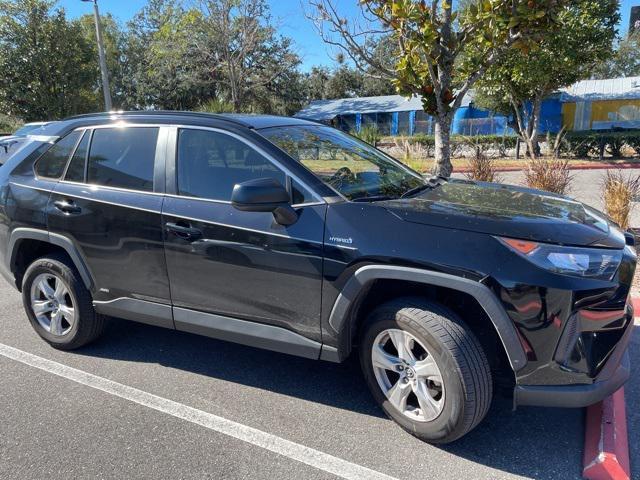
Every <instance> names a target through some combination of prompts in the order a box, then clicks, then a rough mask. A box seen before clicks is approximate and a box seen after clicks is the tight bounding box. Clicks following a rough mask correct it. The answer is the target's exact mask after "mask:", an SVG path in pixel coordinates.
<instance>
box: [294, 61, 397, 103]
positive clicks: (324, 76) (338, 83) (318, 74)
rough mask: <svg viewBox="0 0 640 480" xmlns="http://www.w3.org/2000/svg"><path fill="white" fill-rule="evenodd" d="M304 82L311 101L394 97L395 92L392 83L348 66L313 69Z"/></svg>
mask: <svg viewBox="0 0 640 480" xmlns="http://www.w3.org/2000/svg"><path fill="white" fill-rule="evenodd" d="M304 82H305V87H306V90H307V91H306V95H307V98H309V100H331V99H335V98H350V97H372V96H377V95H393V94H394V92H395V88H394V86H393V84H392V83H391V82H390V81H385V80H379V79H375V78H372V77H371V76H370V75H367V74H365V73H363V72H361V71H359V70H357V69H355V68H352V67H349V66H348V65H340V66H339V67H338V68H336V69H333V70H331V69H329V68H327V67H313V68H312V69H311V71H310V72H309V73H308V74H306V76H305V79H304Z"/></svg>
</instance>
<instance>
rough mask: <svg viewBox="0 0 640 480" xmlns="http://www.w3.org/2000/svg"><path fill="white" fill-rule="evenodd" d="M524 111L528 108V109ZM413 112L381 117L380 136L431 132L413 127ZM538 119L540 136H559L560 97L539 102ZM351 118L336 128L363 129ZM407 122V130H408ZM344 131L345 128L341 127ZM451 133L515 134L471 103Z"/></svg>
mask: <svg viewBox="0 0 640 480" xmlns="http://www.w3.org/2000/svg"><path fill="white" fill-rule="evenodd" d="M527 108H530V106H529V107H527ZM416 113H422V112H415V111H411V112H393V113H391V119H390V122H389V119H388V116H389V114H388V113H386V114H385V115H384V116H385V117H386V118H385V120H384V123H381V124H380V127H381V128H380V133H381V134H382V135H406V134H408V135H413V134H415V133H417V132H418V131H421V132H423V133H431V132H432V128H431V127H430V128H428V132H425V128H424V126H423V127H422V129H419V128H416V126H417V125H416ZM382 115H383V114H382V112H381V114H380V115H377V114H375V113H374V114H371V113H369V114H367V117H368V118H369V123H370V122H371V121H372V119H376V118H381V117H382ZM540 116H541V118H540V125H539V129H540V133H541V134H543V135H544V134H546V133H547V132H550V133H558V132H559V131H560V129H561V128H562V103H560V99H559V98H553V97H552V98H549V99H547V100H545V101H544V102H542V110H541V115H540ZM346 117H349V118H351V121H350V122H345V121H343V120H344V119H342V118H340V117H338V119H337V122H336V123H337V125H338V126H340V127H341V128H343V127H342V126H343V125H351V126H352V127H351V128H353V127H355V130H356V131H358V132H359V131H360V130H361V129H362V126H363V123H364V122H363V114H360V113H356V114H355V115H354V114H350V115H346V116H344V118H346ZM427 119H428V121H429V122H430V123H431V124H432V123H433V122H432V118H431V117H428V116H427ZM422 121H423V123H424V116H423V117H422ZM407 122H408V128H407ZM343 129H344V128H343ZM400 130H402V131H400ZM451 133H453V134H458V135H514V134H515V132H514V131H513V129H511V127H509V118H508V117H506V116H504V115H498V114H495V113H494V112H491V111H489V110H483V109H480V108H476V107H474V106H473V104H471V105H469V106H466V107H461V108H459V109H458V110H457V111H456V114H455V117H454V120H453V123H452V127H451Z"/></svg>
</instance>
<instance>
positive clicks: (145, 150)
mask: <svg viewBox="0 0 640 480" xmlns="http://www.w3.org/2000/svg"><path fill="white" fill-rule="evenodd" d="M157 141H158V128H150V127H128V128H99V129H96V130H94V132H93V137H92V139H91V148H90V152H89V163H88V168H87V182H88V183H91V184H97V185H105V186H109V187H120V188H128V189H132V190H142V191H152V190H153V166H154V162H155V156H156V144H157Z"/></svg>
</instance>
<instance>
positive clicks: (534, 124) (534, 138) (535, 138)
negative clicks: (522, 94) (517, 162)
mask: <svg viewBox="0 0 640 480" xmlns="http://www.w3.org/2000/svg"><path fill="white" fill-rule="evenodd" d="M541 111H542V97H536V98H534V99H533V105H532V107H531V116H530V117H529V148H531V157H532V158H538V157H539V156H540V141H539V131H540V112H541Z"/></svg>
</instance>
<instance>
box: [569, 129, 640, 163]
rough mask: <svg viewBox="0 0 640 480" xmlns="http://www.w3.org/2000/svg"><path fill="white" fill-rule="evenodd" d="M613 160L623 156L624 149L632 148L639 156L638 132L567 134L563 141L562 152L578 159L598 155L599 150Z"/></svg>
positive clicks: (639, 134)
mask: <svg viewBox="0 0 640 480" xmlns="http://www.w3.org/2000/svg"><path fill="white" fill-rule="evenodd" d="M603 146H604V148H605V151H606V152H607V153H608V154H609V155H611V156H612V157H614V158H621V157H623V156H624V147H625V146H629V147H631V148H633V149H634V150H635V151H636V153H638V154H640V131H638V130H625V131H584V132H568V133H567V135H566V136H565V138H564V141H563V146H562V147H563V148H562V150H563V152H566V153H568V154H569V155H573V156H575V157H578V158H586V157H588V156H589V155H599V153H600V148H601V147H603Z"/></svg>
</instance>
